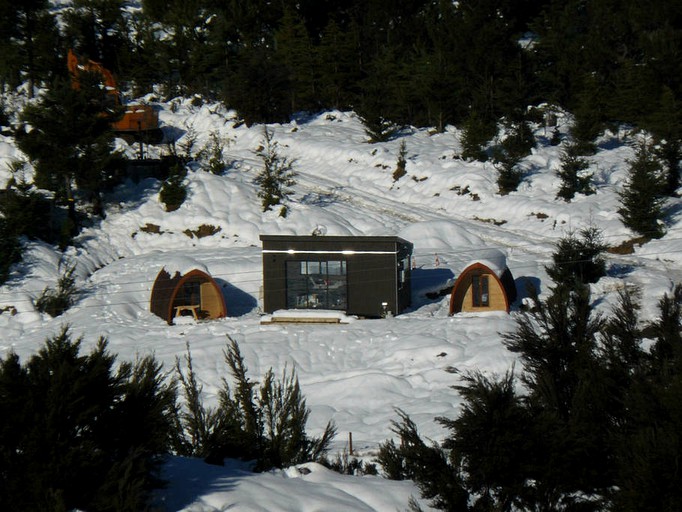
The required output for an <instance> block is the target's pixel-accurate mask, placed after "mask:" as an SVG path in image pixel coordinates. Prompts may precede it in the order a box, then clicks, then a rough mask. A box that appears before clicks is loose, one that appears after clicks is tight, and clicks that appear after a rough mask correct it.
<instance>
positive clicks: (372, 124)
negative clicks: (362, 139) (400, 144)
mask: <svg viewBox="0 0 682 512" xmlns="http://www.w3.org/2000/svg"><path fill="white" fill-rule="evenodd" d="M358 117H359V118H360V121H362V124H363V126H364V127H365V133H366V134H367V137H368V139H367V142H369V143H370V144H374V143H377V142H387V141H389V140H391V139H392V138H393V137H395V135H396V134H397V133H398V132H399V131H400V127H399V126H398V125H396V124H395V123H394V122H393V121H391V120H390V119H386V118H385V117H384V116H382V115H381V114H379V113H377V112H372V111H371V110H369V109H366V110H364V111H361V112H360V113H358Z"/></svg>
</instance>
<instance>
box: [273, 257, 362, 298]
mask: <svg viewBox="0 0 682 512" xmlns="http://www.w3.org/2000/svg"><path fill="white" fill-rule="evenodd" d="M286 286H287V308H288V309H338V310H345V309H346V307H347V305H348V284H347V281H346V262H345V261H343V260H330V261H287V262H286Z"/></svg>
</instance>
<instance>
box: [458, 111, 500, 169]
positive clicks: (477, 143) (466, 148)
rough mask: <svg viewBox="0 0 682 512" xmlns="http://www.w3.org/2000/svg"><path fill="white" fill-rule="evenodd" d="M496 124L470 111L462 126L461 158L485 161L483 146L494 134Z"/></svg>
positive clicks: (485, 155) (486, 158) (486, 157)
mask: <svg viewBox="0 0 682 512" xmlns="http://www.w3.org/2000/svg"><path fill="white" fill-rule="evenodd" d="M496 131H497V126H496V125H495V123H494V122H491V121H486V120H484V119H482V118H481V117H480V116H479V115H478V114H477V113H476V112H472V113H471V114H470V115H469V117H468V118H467V120H466V121H465V123H464V126H463V127H462V139H461V144H462V158H465V159H467V160H478V161H480V162H485V161H486V160H488V155H487V154H486V152H485V146H486V144H487V143H488V142H489V141H490V139H492V138H493V137H494V136H495V133H496Z"/></svg>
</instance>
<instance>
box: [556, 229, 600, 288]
mask: <svg viewBox="0 0 682 512" xmlns="http://www.w3.org/2000/svg"><path fill="white" fill-rule="evenodd" d="M605 250H606V245H605V244H604V241H603V238H602V233H601V231H600V230H599V229H597V228H595V227H587V228H584V229H582V230H580V232H579V233H578V236H576V235H575V234H574V233H569V234H568V235H567V236H565V237H563V238H562V239H561V240H559V242H558V243H557V246H556V250H555V251H554V253H553V254H552V264H551V265H550V266H548V267H545V270H547V275H548V276H549V277H550V278H551V279H552V281H554V283H555V285H556V286H565V287H572V288H575V287H581V286H583V285H586V284H589V283H596V282H597V281H598V280H599V278H601V277H603V276H604V275H606V262H605V261H604V258H603V256H602V253H603V252H604V251H605Z"/></svg>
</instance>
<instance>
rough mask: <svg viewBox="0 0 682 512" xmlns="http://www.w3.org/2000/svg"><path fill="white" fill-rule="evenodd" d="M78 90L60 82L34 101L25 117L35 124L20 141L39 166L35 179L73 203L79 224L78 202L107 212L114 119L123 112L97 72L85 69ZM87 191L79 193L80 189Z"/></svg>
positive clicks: (21, 133) (58, 195)
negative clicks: (103, 204)
mask: <svg viewBox="0 0 682 512" xmlns="http://www.w3.org/2000/svg"><path fill="white" fill-rule="evenodd" d="M79 80H80V83H81V87H80V88H79V89H75V88H73V87H72V86H71V84H70V83H69V82H67V81H65V80H57V81H56V82H55V83H54V84H53V86H52V88H50V89H49V90H48V91H47V92H46V93H45V95H44V96H43V97H41V99H40V100H39V101H38V102H37V103H35V104H31V105H28V106H27V107H26V108H25V109H24V111H23V112H22V114H21V119H22V121H24V122H25V123H28V124H30V125H31V127H32V130H31V131H30V132H28V133H25V132H23V131H20V132H18V133H17V135H16V137H17V144H18V145H19V147H20V148H21V150H22V151H23V152H24V153H25V154H26V155H27V156H28V157H29V159H30V160H31V162H32V163H33V165H34V168H35V171H36V175H35V179H34V181H35V183H36V185H37V186H38V187H40V188H45V189H47V190H51V191H54V192H56V196H57V199H58V200H59V201H61V202H63V203H66V204H68V205H69V212H70V214H71V216H70V218H71V221H72V222H74V223H75V222H76V221H77V219H76V218H75V202H76V201H77V200H78V202H79V203H80V202H90V203H91V204H93V206H94V207H95V210H96V213H101V192H102V190H103V188H104V184H105V177H106V172H107V170H108V167H109V165H110V164H111V162H112V161H113V160H114V159H115V156H116V155H115V152H114V135H113V132H112V129H111V125H110V123H111V121H113V120H115V119H117V118H118V117H119V116H120V115H121V111H120V110H119V109H114V110H113V111H112V110H111V109H110V108H108V107H109V106H110V104H111V102H110V100H109V98H108V94H107V93H106V91H105V90H104V89H103V88H101V87H100V81H101V77H100V76H98V75H97V74H96V73H82V74H81V76H80V77H79ZM76 186H77V187H78V189H79V191H80V192H81V194H80V197H77V196H76V195H75V194H74V189H75V187H76Z"/></svg>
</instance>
